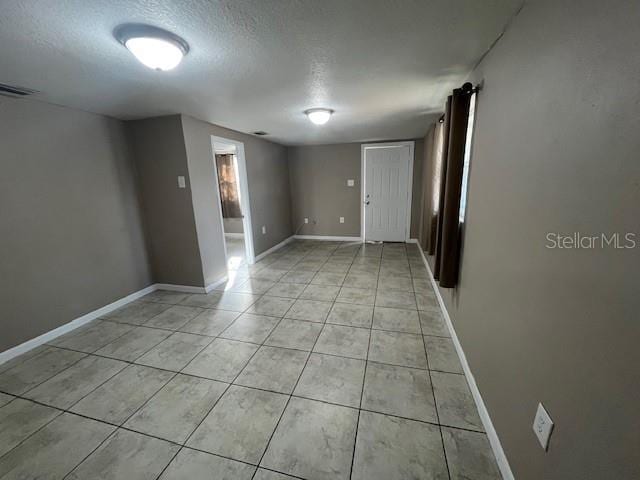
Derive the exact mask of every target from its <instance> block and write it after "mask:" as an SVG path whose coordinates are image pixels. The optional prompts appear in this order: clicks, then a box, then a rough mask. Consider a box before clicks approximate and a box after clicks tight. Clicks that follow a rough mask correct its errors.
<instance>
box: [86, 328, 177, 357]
mask: <svg viewBox="0 0 640 480" xmlns="http://www.w3.org/2000/svg"><path fill="white" fill-rule="evenodd" d="M169 335H171V332H170V331H168V330H158V329H157V328H147V327H136V328H134V329H133V330H131V331H130V332H127V333H125V334H124V335H123V336H121V337H119V338H118V339H116V340H114V341H113V342H111V343H109V344H107V345H105V346H104V347H102V348H101V349H100V350H98V351H97V352H96V354H97V355H102V356H105V357H111V358H117V359H118V360H124V361H126V362H133V361H134V360H136V359H137V358H139V357H141V356H142V355H144V354H145V353H147V352H148V351H149V350H151V349H152V348H153V347H155V346H156V345H158V344H159V343H160V342H161V341H163V340H164V339H166V338H167V337H168V336H169Z"/></svg>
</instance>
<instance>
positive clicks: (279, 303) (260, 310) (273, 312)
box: [246, 295, 295, 317]
mask: <svg viewBox="0 0 640 480" xmlns="http://www.w3.org/2000/svg"><path fill="white" fill-rule="evenodd" d="M294 301H295V300H293V299H291V298H282V297H269V296H267V295H265V296H264V297H261V298H260V299H259V300H257V301H256V302H255V303H254V304H253V305H251V306H250V307H249V308H248V309H247V312H246V313H254V314H256V315H268V316H270V317H284V314H285V313H287V310H289V308H291V305H293V302H294Z"/></svg>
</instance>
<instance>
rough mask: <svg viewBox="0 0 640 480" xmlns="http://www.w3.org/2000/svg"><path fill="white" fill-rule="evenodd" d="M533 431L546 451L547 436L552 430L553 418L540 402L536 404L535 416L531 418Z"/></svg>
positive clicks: (547, 444) (547, 446)
mask: <svg viewBox="0 0 640 480" xmlns="http://www.w3.org/2000/svg"><path fill="white" fill-rule="evenodd" d="M533 431H534V433H535V434H536V437H538V441H539V442H540V445H541V446H542V448H543V449H544V450H545V451H546V450H547V449H548V448H549V437H550V436H551V432H552V431H553V420H551V417H550V416H549V413H548V412H547V411H546V410H545V408H544V407H543V406H542V404H541V403H539V404H538V409H537V410H536V417H535V418H534V419H533Z"/></svg>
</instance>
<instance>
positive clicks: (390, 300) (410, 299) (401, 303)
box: [376, 289, 417, 310]
mask: <svg viewBox="0 0 640 480" xmlns="http://www.w3.org/2000/svg"><path fill="white" fill-rule="evenodd" d="M376 307H391V308H407V309H410V310H417V307H416V297H415V295H414V294H413V292H404V291H402V290H386V289H385V290H381V289H378V293H377V295H376Z"/></svg>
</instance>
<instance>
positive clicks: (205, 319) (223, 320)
mask: <svg viewBox="0 0 640 480" xmlns="http://www.w3.org/2000/svg"><path fill="white" fill-rule="evenodd" d="M240 315H241V313H239V312H230V311H228V310H205V311H204V312H202V313H201V314H200V315H198V316H197V317H195V318H194V319H193V320H189V322H187V323H186V324H185V325H183V326H182V327H180V331H181V332H187V333H193V334H195V335H210V336H213V337H215V336H217V335H220V333H222V331H223V330H224V329H225V328H227V327H228V326H229V325H231V323H233V321H234V320H235V319H236V318H238V317H239V316H240Z"/></svg>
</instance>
